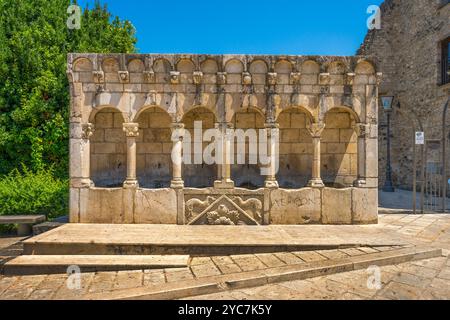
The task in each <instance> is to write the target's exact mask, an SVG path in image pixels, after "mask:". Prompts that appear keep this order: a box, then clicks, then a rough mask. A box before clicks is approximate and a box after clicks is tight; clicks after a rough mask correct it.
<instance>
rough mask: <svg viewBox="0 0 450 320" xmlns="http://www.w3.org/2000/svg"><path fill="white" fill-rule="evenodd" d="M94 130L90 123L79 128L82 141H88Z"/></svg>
mask: <svg viewBox="0 0 450 320" xmlns="http://www.w3.org/2000/svg"><path fill="white" fill-rule="evenodd" d="M94 132H95V129H94V125H93V124H92V123H85V124H83V125H82V126H81V137H82V138H83V139H86V140H87V139H89V138H90V137H92V135H93V134H94Z"/></svg>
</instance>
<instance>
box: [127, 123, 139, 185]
mask: <svg viewBox="0 0 450 320" xmlns="http://www.w3.org/2000/svg"><path fill="white" fill-rule="evenodd" d="M123 131H124V132H125V134H126V136H127V179H126V180H125V182H124V184H123V187H124V188H137V187H139V183H138V181H137V177H136V138H137V137H138V136H139V124H138V123H124V124H123Z"/></svg>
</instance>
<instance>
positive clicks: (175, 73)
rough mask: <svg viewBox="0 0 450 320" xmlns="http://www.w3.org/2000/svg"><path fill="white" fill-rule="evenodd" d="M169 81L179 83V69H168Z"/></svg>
mask: <svg viewBox="0 0 450 320" xmlns="http://www.w3.org/2000/svg"><path fill="white" fill-rule="evenodd" d="M170 83H172V84H178V83H180V72H179V71H170Z"/></svg>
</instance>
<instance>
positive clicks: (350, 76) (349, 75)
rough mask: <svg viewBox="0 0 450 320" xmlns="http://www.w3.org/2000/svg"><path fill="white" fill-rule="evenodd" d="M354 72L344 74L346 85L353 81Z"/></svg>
mask: <svg viewBox="0 0 450 320" xmlns="http://www.w3.org/2000/svg"><path fill="white" fill-rule="evenodd" d="M355 75H356V74H355V73H353V72H349V73H347V74H346V75H345V84H346V85H348V86H352V85H353V82H354V81H355Z"/></svg>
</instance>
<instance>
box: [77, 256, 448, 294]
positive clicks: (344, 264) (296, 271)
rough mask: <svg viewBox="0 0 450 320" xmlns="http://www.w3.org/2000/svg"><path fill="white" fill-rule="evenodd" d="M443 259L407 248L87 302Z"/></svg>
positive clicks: (210, 290)
mask: <svg viewBox="0 0 450 320" xmlns="http://www.w3.org/2000/svg"><path fill="white" fill-rule="evenodd" d="M440 256H442V250H441V249H428V248H416V247H411V248H404V249H398V250H393V251H385V252H378V253H372V254H367V255H363V256H353V257H349V258H343V259H336V260H326V261H316V262H310V263H304V264H297V265H287V266H282V267H275V268H269V269H265V270H257V271H248V272H240V273H235V274H226V275H221V276H210V277H203V278H198V279H194V280H186V281H179V282H174V283H166V284H159V285H158V286H154V287H140V288H135V289H126V290H114V291H110V292H101V293H88V294H87V295H85V296H83V299H85V300H164V299H167V300H173V299H181V298H186V297H194V296H199V295H205V294H211V293H217V292H221V291H226V290H234V289H243V288H250V287H257V286H263V285H267V284H272V283H279V282H285V281H293V280H304V279H310V278H315V277H321V276H326V275H331V274H336V273H341V272H349V271H355V270H362V269H367V268H368V267H370V266H378V267H381V266H387V265H394V264H399V263H405V262H409V261H417V260H423V259H431V258H436V257H440Z"/></svg>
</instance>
